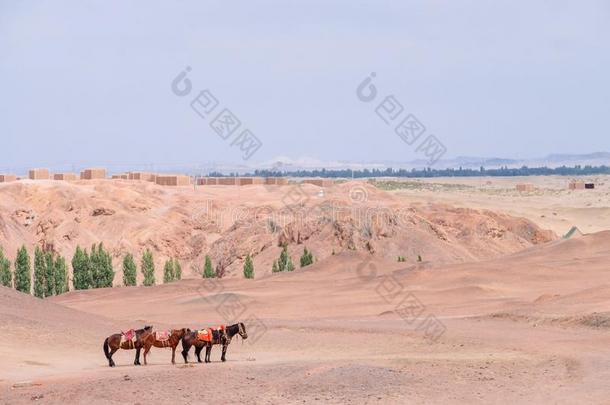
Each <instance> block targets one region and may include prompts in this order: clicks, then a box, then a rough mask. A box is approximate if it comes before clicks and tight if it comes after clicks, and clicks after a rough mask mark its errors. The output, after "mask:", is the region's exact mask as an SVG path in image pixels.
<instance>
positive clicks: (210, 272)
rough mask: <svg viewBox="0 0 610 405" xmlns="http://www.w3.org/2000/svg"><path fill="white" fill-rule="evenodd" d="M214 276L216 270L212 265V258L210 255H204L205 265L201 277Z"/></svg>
mask: <svg viewBox="0 0 610 405" xmlns="http://www.w3.org/2000/svg"><path fill="white" fill-rule="evenodd" d="M214 277H216V272H215V271H214V268H213V267H212V259H210V256H208V255H206V256H205V265H204V266H203V278H214Z"/></svg>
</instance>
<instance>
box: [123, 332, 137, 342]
mask: <svg viewBox="0 0 610 405" xmlns="http://www.w3.org/2000/svg"><path fill="white" fill-rule="evenodd" d="M135 337H136V331H135V330H134V329H129V330H128V331H127V332H121V340H125V341H127V340H133V339H134V338H135Z"/></svg>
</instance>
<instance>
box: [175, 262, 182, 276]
mask: <svg viewBox="0 0 610 405" xmlns="http://www.w3.org/2000/svg"><path fill="white" fill-rule="evenodd" d="M174 280H176V281H177V280H182V266H181V265H180V262H179V261H178V259H174Z"/></svg>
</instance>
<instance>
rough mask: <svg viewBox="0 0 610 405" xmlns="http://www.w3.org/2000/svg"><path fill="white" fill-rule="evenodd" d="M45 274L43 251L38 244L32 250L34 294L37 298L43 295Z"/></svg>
mask: <svg viewBox="0 0 610 405" xmlns="http://www.w3.org/2000/svg"><path fill="white" fill-rule="evenodd" d="M45 276H46V261H45V257H44V253H43V251H42V249H40V247H39V246H36V249H35V250H34V296H35V297H37V298H44V297H45V292H46V287H45Z"/></svg>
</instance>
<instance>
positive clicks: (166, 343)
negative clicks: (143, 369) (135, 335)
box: [144, 328, 190, 364]
mask: <svg viewBox="0 0 610 405" xmlns="http://www.w3.org/2000/svg"><path fill="white" fill-rule="evenodd" d="M187 331H189V332H190V329H186V328H182V329H172V330H171V331H168V332H169V336H167V339H159V337H160V334H159V332H153V333H151V334H150V335H148V336H147V337H146V339H145V340H144V364H146V355H147V354H148V352H149V351H150V348H151V347H152V346H154V347H160V348H164V347H171V348H172V364H176V347H177V346H178V343H180V341H181V340H182V338H183V337H184V335H185V334H186V333H187Z"/></svg>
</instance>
